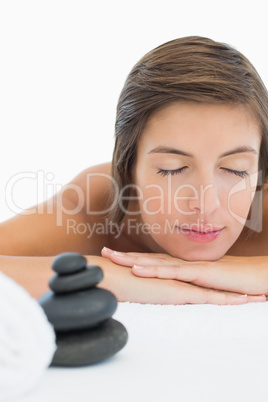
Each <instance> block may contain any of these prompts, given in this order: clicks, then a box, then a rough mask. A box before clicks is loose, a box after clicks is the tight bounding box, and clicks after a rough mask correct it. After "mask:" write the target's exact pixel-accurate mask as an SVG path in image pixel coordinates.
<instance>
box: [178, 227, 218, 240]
mask: <svg viewBox="0 0 268 402" xmlns="http://www.w3.org/2000/svg"><path fill="white" fill-rule="evenodd" d="M223 229H224V227H222V228H217V227H215V226H210V227H209V228H208V227H206V228H204V227H201V226H199V227H198V230H196V229H193V228H192V227H190V228H186V227H178V226H177V230H178V231H179V233H181V234H182V235H184V236H186V238H188V239H189V240H191V241H194V242H197V243H210V242H212V241H214V240H216V239H217V238H218V237H219V236H220V234H221V233H222V231H223Z"/></svg>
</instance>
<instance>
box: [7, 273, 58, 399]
mask: <svg viewBox="0 0 268 402" xmlns="http://www.w3.org/2000/svg"><path fill="white" fill-rule="evenodd" d="M55 350H56V343H55V333H54V330H53V328H52V326H51V324H50V323H49V322H48V320H47V318H46V315H45V314H44V312H43V310H42V308H41V307H40V306H39V304H38V302H37V301H36V300H35V299H33V298H32V297H31V296H30V295H29V294H28V292H27V291H26V290H24V289H23V288H22V287H21V286H19V285H18V284H17V283H16V282H15V281H13V280H12V279H10V278H9V277H7V276H6V275H4V274H3V273H1V272H0V401H1V402H2V401H8V400H11V399H12V401H13V400H14V399H15V398H17V397H19V396H21V395H23V394H25V393H26V392H28V391H30V390H31V389H32V388H33V387H34V386H35V384H36V383H37V382H38V381H39V380H40V379H41V377H42V375H43V373H44V371H45V370H46V368H47V367H48V366H49V365H50V362H51V360H52V357H53V354H54V352H55Z"/></svg>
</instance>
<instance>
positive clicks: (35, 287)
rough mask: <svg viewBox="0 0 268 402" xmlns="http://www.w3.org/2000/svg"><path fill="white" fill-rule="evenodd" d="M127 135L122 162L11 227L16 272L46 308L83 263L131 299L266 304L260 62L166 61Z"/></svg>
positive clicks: (166, 52) (216, 54)
mask: <svg viewBox="0 0 268 402" xmlns="http://www.w3.org/2000/svg"><path fill="white" fill-rule="evenodd" d="M115 135H116V144H115V149H114V155H113V161H112V164H110V163H107V164H103V165H100V166H95V167H91V168H89V169H88V170H86V171H84V172H82V173H81V174H80V175H79V176H78V177H76V178H75V179H74V180H73V181H72V182H71V183H69V184H68V185H67V186H65V187H64V188H63V189H62V191H61V192H59V193H58V194H56V195H55V197H53V199H50V200H48V201H46V202H45V203H44V204H43V205H39V206H37V207H36V208H32V209H30V210H28V211H25V213H24V214H23V215H20V216H19V215H18V216H16V217H14V218H12V219H10V220H8V221H6V222H3V223H2V224H1V226H0V236H1V254H2V257H1V262H0V263H1V269H2V271H3V272H4V273H6V274H7V275H9V276H11V277H13V278H14V279H15V280H16V281H17V282H18V283H20V284H21V285H22V286H24V287H25V288H26V289H27V290H28V291H29V292H30V293H31V294H32V295H33V296H34V297H39V296H40V295H41V294H42V293H43V292H45V291H46V290H47V283H48V280H49V277H50V276H51V275H52V271H51V269H50V264H51V260H52V259H53V256H54V255H56V254H58V253H61V252H64V251H77V252H80V253H83V254H85V255H86V256H87V260H88V263H89V264H97V265H100V266H101V267H102V269H103V271H104V280H103V282H102V283H101V285H102V286H103V287H105V288H108V289H109V290H111V291H112V292H113V293H114V294H115V295H116V296H117V298H118V300H119V301H131V302H139V303H161V304H184V303H215V304H242V303H247V302H263V301H266V295H268V257H267V251H266V250H267V247H266V243H267V241H268V202H267V196H266V194H265V181H266V177H267V172H268V96H267V90H266V88H265V86H264V85H263V83H262V81H261V79H260V77H259V76H258V74H257V72H256V71H255V69H254V67H253V66H252V65H251V64H250V62H249V61H248V60H247V59H246V58H245V57H244V56H243V55H242V54H240V53H239V52H238V51H236V50H235V49H233V48H231V47H230V46H227V45H225V44H221V43H217V42H214V41H212V40H210V39H206V38H201V37H186V38H181V39H177V40H174V41H171V42H168V43H166V44H164V45H162V46H160V47H158V48H156V49H154V50H152V51H151V52H149V53H148V54H147V55H145V56H144V57H143V58H142V59H141V60H140V61H139V62H138V63H137V64H136V65H135V66H134V68H133V69H132V71H131V72H130V74H129V76H128V78H127V80H126V83H125V85H124V88H123V90H122V92H121V95H120V98H119V102H118V109H117V118H116V126H115ZM111 172H112V174H111ZM262 211H263V213H262ZM118 250H119V251H118Z"/></svg>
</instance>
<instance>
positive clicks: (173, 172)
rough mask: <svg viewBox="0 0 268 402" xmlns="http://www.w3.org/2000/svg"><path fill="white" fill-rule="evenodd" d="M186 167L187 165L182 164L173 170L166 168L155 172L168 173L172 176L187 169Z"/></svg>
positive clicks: (164, 174)
mask: <svg viewBox="0 0 268 402" xmlns="http://www.w3.org/2000/svg"><path fill="white" fill-rule="evenodd" d="M187 167H188V166H183V167H181V168H179V169H174V170H171V169H167V170H166V169H158V172H157V174H160V175H161V176H168V175H171V176H174V175H175V174H179V173H182V172H183V171H184V170H185V169H187Z"/></svg>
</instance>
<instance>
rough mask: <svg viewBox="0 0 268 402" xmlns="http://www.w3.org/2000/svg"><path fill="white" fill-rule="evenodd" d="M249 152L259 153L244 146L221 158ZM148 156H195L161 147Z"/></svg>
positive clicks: (225, 153) (222, 155)
mask: <svg viewBox="0 0 268 402" xmlns="http://www.w3.org/2000/svg"><path fill="white" fill-rule="evenodd" d="M247 152H250V153H253V154H258V152H257V151H256V150H255V149H254V148H252V147H249V146H246V145H243V146H240V147H237V148H234V149H232V150H230V151H227V152H224V153H223V154H221V155H220V158H223V157H225V156H229V155H234V154H242V153H247ZM148 154H174V155H180V156H187V157H189V158H194V155H192V154H189V153H188V152H184V151H182V150H180V149H176V148H171V147H164V146H159V147H157V148H153V149H151V151H149V152H148Z"/></svg>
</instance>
